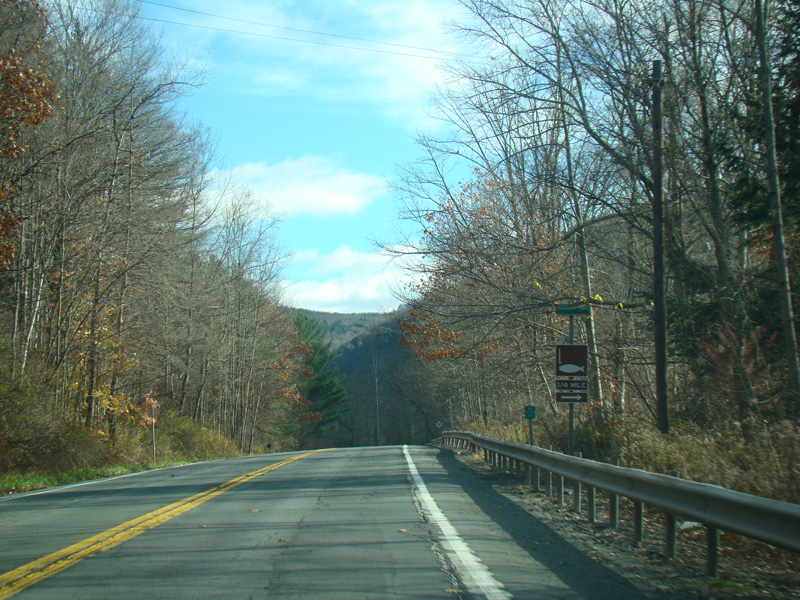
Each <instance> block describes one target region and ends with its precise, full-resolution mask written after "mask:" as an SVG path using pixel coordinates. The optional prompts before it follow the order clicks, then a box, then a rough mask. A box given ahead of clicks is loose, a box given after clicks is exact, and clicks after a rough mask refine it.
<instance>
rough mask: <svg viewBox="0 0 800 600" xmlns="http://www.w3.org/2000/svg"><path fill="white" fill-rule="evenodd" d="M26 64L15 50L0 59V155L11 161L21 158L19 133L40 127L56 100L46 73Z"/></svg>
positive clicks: (23, 58) (25, 60) (24, 58)
mask: <svg viewBox="0 0 800 600" xmlns="http://www.w3.org/2000/svg"><path fill="white" fill-rule="evenodd" d="M28 62H29V60H28V59H27V58H26V57H24V56H20V55H19V54H18V53H17V51H16V50H15V49H14V48H12V49H11V50H10V51H9V53H8V54H7V55H6V56H3V57H0V153H2V154H3V155H5V156H7V157H10V158H14V157H17V156H20V155H21V154H22V152H23V151H24V148H23V147H22V146H21V145H19V143H18V140H19V137H20V136H21V135H22V130H23V129H24V128H26V127H34V126H36V125H41V124H42V123H43V122H44V120H45V119H46V118H47V117H48V116H49V115H50V112H51V111H52V105H51V102H52V101H53V100H54V98H55V92H54V91H53V85H52V83H51V82H50V78H49V77H48V76H47V73H45V72H44V71H43V70H41V69H39V68H36V69H33V68H31V67H30V66H28Z"/></svg>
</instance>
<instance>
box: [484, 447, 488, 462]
mask: <svg viewBox="0 0 800 600" xmlns="http://www.w3.org/2000/svg"><path fill="white" fill-rule="evenodd" d="M483 462H489V451H488V450H487V449H486V448H484V449H483Z"/></svg>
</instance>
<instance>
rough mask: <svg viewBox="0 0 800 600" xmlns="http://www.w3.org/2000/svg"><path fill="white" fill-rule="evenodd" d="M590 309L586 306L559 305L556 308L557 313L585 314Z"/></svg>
mask: <svg viewBox="0 0 800 600" xmlns="http://www.w3.org/2000/svg"><path fill="white" fill-rule="evenodd" d="M588 312H589V309H588V308H587V307H585V306H559V307H557V308H556V314H557V315H585V314H586V313H588Z"/></svg>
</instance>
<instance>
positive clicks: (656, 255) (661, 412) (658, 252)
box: [653, 60, 669, 434]
mask: <svg viewBox="0 0 800 600" xmlns="http://www.w3.org/2000/svg"><path fill="white" fill-rule="evenodd" d="M661 69H662V65H661V61H660V60H654V61H653V310H654V315H653V320H654V324H653V328H654V334H655V346H656V348H655V351H656V417H657V420H658V430H659V431H660V432H661V433H665V434H666V433H669V410H668V408H669V403H668V402H667V297H666V291H667V278H666V269H665V260H664V215H665V212H666V211H665V207H664V165H663V162H664V157H663V153H664V116H663V111H662V108H663V100H662V97H661V90H662V89H663V87H664V80H663V75H662V72H661Z"/></svg>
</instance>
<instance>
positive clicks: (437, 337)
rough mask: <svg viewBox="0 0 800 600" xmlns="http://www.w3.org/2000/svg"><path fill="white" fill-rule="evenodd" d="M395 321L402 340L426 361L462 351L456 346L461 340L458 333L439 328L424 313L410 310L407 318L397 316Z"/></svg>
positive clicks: (450, 356) (454, 356)
mask: <svg viewBox="0 0 800 600" xmlns="http://www.w3.org/2000/svg"><path fill="white" fill-rule="evenodd" d="M397 323H398V325H399V327H400V332H401V334H402V339H403V342H404V343H405V344H407V345H408V346H411V347H412V348H413V349H414V352H415V353H416V354H417V355H418V356H420V357H421V358H424V359H425V360H427V361H436V360H442V359H445V358H456V357H457V356H460V355H461V354H462V353H463V351H462V350H460V349H459V347H458V346H459V344H460V343H461V341H462V340H461V337H460V335H459V333H458V332H456V331H452V330H446V329H442V328H440V327H439V325H438V324H436V323H434V322H433V319H432V318H431V317H430V316H429V315H427V314H425V313H421V312H419V311H415V310H412V311H410V312H409V318H408V319H401V318H398V319H397Z"/></svg>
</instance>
